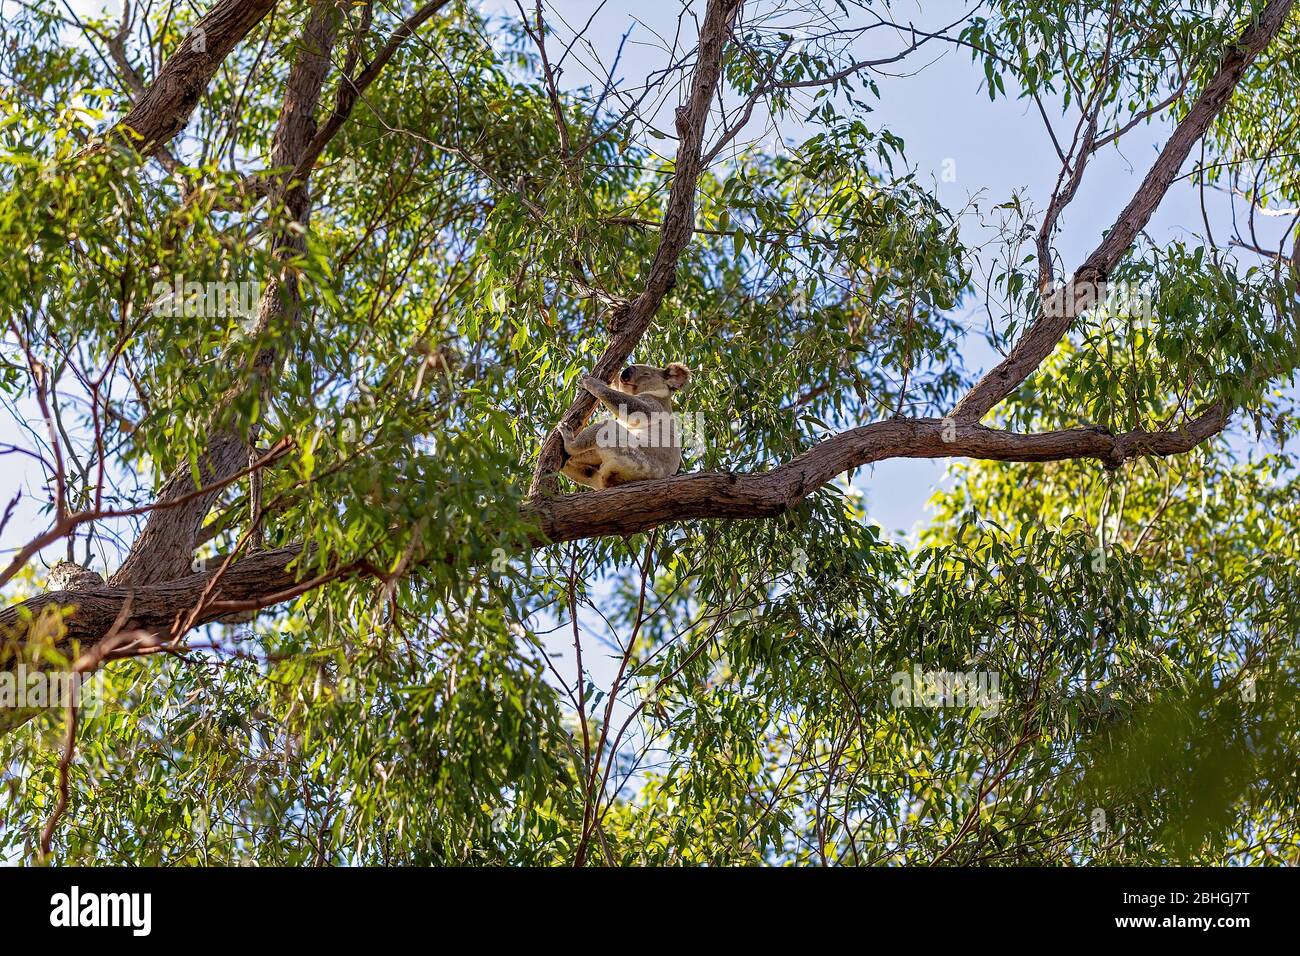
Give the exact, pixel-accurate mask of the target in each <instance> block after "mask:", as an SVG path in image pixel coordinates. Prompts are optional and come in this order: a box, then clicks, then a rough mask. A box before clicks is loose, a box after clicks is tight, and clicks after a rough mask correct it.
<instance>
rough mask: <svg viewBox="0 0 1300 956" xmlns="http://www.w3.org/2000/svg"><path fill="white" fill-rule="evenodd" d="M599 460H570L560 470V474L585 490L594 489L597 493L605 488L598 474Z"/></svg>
mask: <svg viewBox="0 0 1300 956" xmlns="http://www.w3.org/2000/svg"><path fill="white" fill-rule="evenodd" d="M600 464H601V463H600V459H599V458H597V459H595V460H592V459H575V458H570V459H569V460H568V461H566V462H565V463H564V467H563V468H561V469H560V473H561V474H562V475H565V476H566V477H568V478H571V479H572V480H573V481H576V482H577V483H578V484H580V485H584V486H585V487H587V488H594V489H596V490H597V491H599V490H600V489H601V488H603V487H605V485H604V481H603V479H602V478H601V474H600Z"/></svg>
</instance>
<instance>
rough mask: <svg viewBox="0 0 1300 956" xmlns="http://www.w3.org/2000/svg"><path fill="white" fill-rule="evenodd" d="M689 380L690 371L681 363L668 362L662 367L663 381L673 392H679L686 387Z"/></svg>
mask: <svg viewBox="0 0 1300 956" xmlns="http://www.w3.org/2000/svg"><path fill="white" fill-rule="evenodd" d="M690 380H691V370H690V369H688V368H687V367H686V366H685V365H683V364H682V363H681V362H669V363H668V364H667V365H666V366H664V381H666V382H667V383H668V387H669V388H671V389H673V390H679V389H682V388H685V387H686V383H687V382H689V381H690Z"/></svg>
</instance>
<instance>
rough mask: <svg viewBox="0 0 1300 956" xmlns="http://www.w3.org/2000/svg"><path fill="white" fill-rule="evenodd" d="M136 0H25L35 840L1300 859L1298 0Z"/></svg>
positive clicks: (22, 461) (10, 114)
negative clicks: (641, 369)
mask: <svg viewBox="0 0 1300 956" xmlns="http://www.w3.org/2000/svg"><path fill="white" fill-rule="evenodd" d="M204 3H207V4H208V6H207V8H206V9H203V7H204ZM114 6H115V9H114V10H113V11H111V12H106V13H102V14H100V13H96V12H95V9H96V8H97V7H98V4H93V3H72V4H67V5H65V4H55V3H34V4H33V3H25V2H13V0H3V2H2V3H0V16H3V19H4V36H5V41H6V42H5V43H4V45H3V48H2V49H0V83H3V87H2V88H0V101H2V103H3V120H2V121H0V183H2V185H3V195H2V196H0V233H2V235H0V240H2V242H3V253H2V255H3V263H4V265H3V281H0V299H3V315H4V330H3V336H4V338H3V353H2V354H3V367H2V374H0V388H2V389H3V395H4V404H5V409H6V412H7V415H6V416H5V422H6V423H5V425H4V426H3V427H4V431H3V433H2V434H0V440H2V441H0V452H3V453H4V455H5V456H6V462H7V463H8V465H9V468H8V470H7V471H6V472H5V474H6V478H7V485H8V489H7V490H6V491H5V492H4V499H3V501H0V505H7V509H6V510H5V511H4V519H5V526H4V537H5V542H4V548H5V551H4V555H3V560H0V565H3V570H0V579H2V580H3V583H4V585H5V588H6V592H5V593H6V600H5V607H4V609H3V611H0V628H2V632H0V633H2V636H3V657H2V658H0V661H2V663H0V678H6V677H8V675H18V674H25V675H27V677H28V678H30V677H31V675H33V674H36V675H37V676H40V675H41V674H42V673H48V674H53V673H63V672H75V673H78V674H81V675H86V676H90V677H92V678H93V680H94V684H93V685H92V686H93V687H95V688H96V692H95V695H94V700H93V701H92V700H91V699H90V698H89V697H88V698H86V699H85V700H83V701H82V702H81V704H80V706H79V707H78V706H73V707H67V708H63V707H49V706H46V707H41V706H39V705H38V704H33V702H32V701H30V700H28V701H26V703H27V704H28V706H25V707H20V706H16V705H15V704H14V702H13V700H12V699H11V700H10V702H9V703H8V704H6V709H5V710H4V711H3V712H2V713H0V721H2V722H3V727H4V733H3V735H0V773H2V774H3V786H2V787H0V793H2V794H3V796H2V797H0V859H6V860H11V861H14V860H23V861H32V862H34V861H38V860H41V859H47V858H48V859H51V860H57V861H69V862H72V861H81V862H116V863H235V862H257V863H264V864H273V863H289V864H298V863H328V864H333V863H378V862H384V863H395V862H403V863H430V862H433V863H457V864H473V863H579V864H583V863H587V864H671V863H686V864H691V863H712V864H733V863H791V862H793V863H831V864H861V865H869V864H886V863H888V864H900V863H918V864H928V863H945V864H1009V863H1167V862H1197V863H1208V862H1229V861H1231V862H1246V863H1253V864H1262V863H1275V862H1291V863H1295V862H1297V861H1298V859H1300V854H1298V851H1297V844H1296V839H1297V835H1298V834H1300V829H1298V828H1297V826H1298V825H1297V819H1296V815H1297V807H1298V806H1300V781H1298V779H1297V769H1296V768H1297V766H1298V765H1300V764H1298V761H1297V756H1298V752H1300V740H1297V723H1298V722H1297V715H1296V710H1295V703H1296V696H1297V694H1296V691H1297V656H1296V654H1295V650H1296V642H1297V631H1298V627H1300V620H1298V619H1300V593H1298V592H1297V584H1300V581H1298V580H1297V574H1298V573H1300V572H1298V571H1297V557H1298V555H1297V545H1296V541H1295V537H1294V535H1293V533H1292V529H1293V528H1294V527H1295V525H1296V522H1297V518H1298V517H1300V488H1298V487H1297V474H1296V471H1295V467H1294V463H1293V460H1292V457H1291V455H1292V451H1293V447H1294V431H1295V428H1294V425H1295V417H1294V411H1293V407H1292V406H1293V400H1294V397H1295V393H1294V391H1293V390H1292V381H1293V374H1294V370H1295V368H1296V366H1297V363H1298V362H1300V359H1298V358H1297V352H1296V343H1297V341H1300V339H1298V338H1297V329H1296V304H1297V301H1298V299H1297V294H1298V293H1297V273H1298V272H1300V235H1298V234H1300V227H1298V226H1297V219H1298V218H1300V209H1298V208H1297V207H1300V174H1298V173H1297V169H1300V164H1297V158H1296V157H1297V154H1298V153H1300V129H1298V128H1297V121H1298V119H1297V118H1300V13H1298V12H1297V11H1296V9H1295V4H1294V3H1293V2H1292V0H1267V2H1265V0H1252V2H1245V3H1238V4H1224V3H1216V2H1209V0H1190V2H1186V3H1179V4H1168V3H1153V2H1134V0H1105V2H1100V0H1086V2H1076V0H1044V2H1037V0H1030V2H1023V0H994V2H983V3H972V4H970V5H968V6H966V7H964V8H963V7H959V6H957V5H954V4H949V5H937V6H938V8H937V9H931V6H932V5H931V4H925V5H924V10H921V8H919V7H914V8H910V9H909V10H908V11H906V12H903V11H901V9H900V8H899V7H898V5H894V6H892V7H891V5H889V4H887V3H883V2H875V0H844V2H838V0H691V2H686V0H683V2H682V3H680V4H666V5H663V8H662V9H658V10H655V11H642V10H641V9H639V8H640V5H639V4H630V3H620V2H617V0H615V2H614V3H610V4H607V5H604V6H601V5H599V4H597V3H594V2H593V3H582V4H579V3H568V2H565V3H558V2H555V0H550V2H538V3H534V2H533V0H524V2H522V3H514V2H502V3H492V4H485V5H481V6H475V5H471V4H468V3H465V2H463V0H435V2H430V3H425V4H420V3H415V4H411V3H400V4H399V3H392V2H383V3H371V2H346V3H343V2H337V3H336V2H333V0H319V2H290V0H281V2H279V3H275V2H272V0H266V2H261V0H203V2H200V3H198V4H176V3H170V2H165V0H149V2H135V3H121V4H117V5H114ZM643 12H644V14H645V17H648V18H650V20H648V21H646V22H642V13H643ZM652 14H653V16H652ZM940 14H942V15H940ZM940 57H944V58H948V61H953V60H956V61H959V62H960V63H962V64H965V65H966V67H968V68H970V69H969V75H970V78H971V79H970V82H969V84H968V85H967V87H966V88H953V89H950V90H949V91H948V93H947V97H948V98H949V101H950V103H955V104H960V103H961V101H962V98H969V102H970V103H972V104H974V103H978V102H979V101H980V99H981V98H987V99H986V102H987V100H992V101H993V105H994V106H997V105H998V104H999V102H1004V105H1005V109H1006V110H1007V111H1009V115H1014V116H1015V118H1016V122H1018V123H1019V124H1020V125H1021V127H1022V128H1021V130H1020V137H1019V139H1018V140H1015V141H1000V142H999V141H995V140H993V139H992V138H990V139H989V140H988V141H986V142H984V143H983V145H982V146H981V149H984V150H988V151H992V152H994V153H995V154H996V153H997V152H998V151H1007V155H1008V156H1010V155H1011V154H1010V151H1013V150H1014V151H1017V155H1020V154H1023V153H1025V152H1028V151H1032V152H1033V153H1034V154H1041V155H1043V156H1046V157H1049V159H1048V160H1047V161H1045V166H1044V167H1043V168H1041V169H1039V170H1038V172H1037V174H1036V179H1035V183H1032V184H1030V185H1029V186H1028V187H1027V188H1025V189H1023V190H1019V189H1018V190H1016V191H1014V192H1007V191H1004V189H1003V187H1002V186H1001V185H998V186H996V187H986V185H985V184H981V183H974V182H967V181H966V180H965V179H959V180H958V183H957V184H956V187H954V186H953V185H952V184H951V183H948V184H947V185H944V177H945V175H946V172H947V171H946V170H944V169H940V168H937V167H936V168H934V169H930V168H922V167H920V166H918V165H917V164H916V161H915V160H914V159H912V158H909V157H908V156H907V154H906V152H905V149H904V143H903V141H902V139H901V138H900V136H899V135H898V134H897V133H896V132H892V131H891V129H890V128H889V123H888V121H887V119H886V117H888V116H890V115H894V116H898V115H901V114H902V113H904V112H905V111H907V110H910V111H913V112H915V111H917V110H921V109H928V108H933V104H930V105H929V106H927V102H928V101H927V100H926V99H925V97H924V96H923V95H921V94H918V93H915V92H912V88H913V86H914V84H917V83H920V82H921V81H922V79H923V78H924V77H925V68H926V67H927V66H928V65H930V64H933V63H934V61H935V60H936V59H938V58H940ZM1005 101H1011V102H1009V103H1006V102H1005ZM900 102H903V103H906V104H907V106H906V107H905V108H900V107H899V105H898V104H899V103H900ZM938 115H939V112H938V111H937V110H936V116H938ZM938 121H939V120H937V119H936V122H938ZM940 192H942V194H943V197H944V200H945V202H941V201H940V198H939V195H940ZM958 195H960V196H961V197H962V200H961V205H960V206H953V205H952V203H953V202H954V197H956V196H958ZM945 203H947V204H945ZM1171 210H1172V212H1171ZM1178 210H1184V211H1186V214H1183V213H1181V212H1178ZM1101 215H1104V217H1105V221H1104V222H1102V221H1101V220H1100V219H1099V218H1098V217H1099V216H1101ZM1171 215H1174V216H1175V219H1176V221H1174V222H1172V223H1170V222H1168V221H1164V220H1162V225H1161V227H1160V228H1158V229H1156V228H1148V227H1149V226H1150V225H1151V223H1152V221H1153V216H1157V217H1158V216H1164V217H1169V216H1171ZM1089 223H1091V225H1090V224H1089ZM629 361H635V362H641V363H653V364H656V365H663V364H665V363H667V362H669V361H682V362H685V363H687V364H688V365H690V366H691V367H692V368H693V369H694V370H695V374H694V379H693V382H692V384H691V387H690V389H689V390H688V391H687V392H686V393H685V394H684V395H683V397H682V400H681V401H679V402H678V407H679V410H680V411H682V412H683V413H684V414H685V415H686V417H687V418H688V419H689V420H690V421H691V422H694V423H696V424H697V425H698V429H696V430H697V431H698V433H699V434H698V440H697V441H692V442H690V443H688V445H689V447H688V448H687V454H686V458H685V461H684V464H683V469H682V473H680V474H679V475H678V476H677V477H673V478H667V479H663V480H656V481H651V482H642V483H633V484H629V485H624V486H621V487H618V488H614V489H610V490H606V491H601V492H586V491H581V492H580V491H579V490H578V489H577V488H576V487H575V486H573V485H572V484H569V483H568V481H567V479H562V478H557V477H556V474H555V472H556V470H557V469H558V467H559V465H560V464H561V461H562V459H561V454H562V451H561V446H560V443H559V440H558V437H557V436H556V433H555V432H554V429H555V426H556V425H557V424H558V423H560V422H561V421H563V422H567V423H568V424H569V425H571V426H574V427H575V428H576V427H577V426H579V425H581V424H582V423H584V422H585V421H586V420H587V419H588V416H590V415H591V414H592V412H593V407H592V406H593V400H592V399H591V397H590V396H589V395H588V394H587V393H586V392H585V391H581V390H580V389H579V388H578V380H579V378H580V376H582V375H584V374H588V373H591V374H595V375H597V376H599V377H602V378H604V379H605V380H609V379H610V378H611V377H613V376H614V375H615V374H617V372H618V371H619V370H620V369H621V368H622V367H623V366H624V365H625V364H626V363H627V362H629ZM899 458H929V459H946V460H949V461H950V462H951V465H950V466H949V471H948V477H947V479H946V480H945V481H944V482H943V483H942V484H941V485H940V486H939V490H938V491H936V492H934V497H933V499H931V501H930V506H931V508H930V513H929V515H928V517H927V518H926V519H925V522H924V523H923V525H922V526H920V527H919V529H918V530H917V531H916V532H915V533H913V534H911V535H910V536H906V537H904V536H901V535H900V536H889V535H883V534H882V533H881V530H880V528H879V527H878V525H877V524H876V523H875V522H874V521H872V520H871V518H870V516H869V512H868V503H869V502H879V501H880V500H881V498H882V497H884V496H886V495H888V496H890V497H891V498H897V497H900V496H907V495H909V494H911V495H914V496H915V497H916V499H917V500H916V501H914V502H912V503H911V505H910V506H911V507H917V508H919V507H920V506H921V505H923V504H924V503H925V498H926V496H927V495H929V494H930V492H928V491H926V490H925V489H924V488H917V487H913V486H912V485H911V484H909V483H908V482H906V481H899V480H897V477H896V476H897V475H898V474H899V472H898V470H897V469H893V470H891V468H890V467H889V466H884V467H880V468H863V467H862V466H866V465H872V464H873V463H877V462H886V461H889V460H890V459H899ZM912 473H913V472H908V474H912ZM888 475H894V476H895V478H894V479H893V480H889V481H887V480H885V479H886V476H888ZM913 484H914V483H913ZM56 561H59V562H61V563H56ZM7 686H8V687H9V689H10V690H12V689H13V687H14V681H13V680H12V679H10V680H8V684H7ZM5 687H6V683H5V681H4V680H3V679H0V690H3V689H4V688H5Z"/></svg>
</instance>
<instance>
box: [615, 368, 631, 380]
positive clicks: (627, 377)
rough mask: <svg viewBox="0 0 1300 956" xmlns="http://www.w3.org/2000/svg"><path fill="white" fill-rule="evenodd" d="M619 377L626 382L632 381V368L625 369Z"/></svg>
mask: <svg viewBox="0 0 1300 956" xmlns="http://www.w3.org/2000/svg"><path fill="white" fill-rule="evenodd" d="M618 377H619V378H620V379H622V380H623V381H624V382H630V381H632V366H630V365H629V366H628V367H627V368H625V369H623V371H621V372H619V373H618Z"/></svg>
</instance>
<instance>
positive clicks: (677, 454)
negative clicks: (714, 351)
mask: <svg viewBox="0 0 1300 956" xmlns="http://www.w3.org/2000/svg"><path fill="white" fill-rule="evenodd" d="M690 377H691V370H690V369H688V368H687V367H686V366H685V365H682V364H680V363H678V362H673V363H671V364H669V365H667V366H665V367H664V368H657V367H656V366H653V365H629V366H628V367H627V368H625V369H624V370H623V371H622V372H621V373H620V375H619V376H618V378H617V379H616V380H615V383H614V384H615V387H613V388H611V387H610V386H608V385H606V384H605V383H604V382H602V381H601V380H600V379H598V378H596V377H595V376H592V375H586V376H583V379H582V387H583V388H585V389H586V390H587V391H588V392H590V393H591V394H592V395H594V396H595V397H596V399H597V400H598V401H599V402H600V403H601V404H602V405H604V406H605V407H606V408H607V409H609V410H610V412H612V413H613V415H614V418H613V420H612V421H605V422H597V423H594V424H591V425H588V426H587V427H586V428H584V429H582V431H580V432H578V433H577V434H576V435H575V434H574V433H573V432H572V431H571V430H570V429H568V428H566V427H564V426H563V425H561V426H560V437H561V438H562V439H563V440H564V452H565V454H566V455H567V456H568V460H567V461H566V462H565V463H564V467H563V468H561V469H560V470H561V471H562V472H563V473H564V474H566V475H568V476H569V477H570V478H572V479H573V480H574V481H576V482H577V483H578V484H580V485H586V486H587V487H588V488H595V489H596V490H598V491H599V490H601V489H603V488H613V487H615V486H616V485H624V484H627V483H628V482H631V481H648V480H649V479H652V478H669V477H671V476H672V475H675V474H677V469H678V468H679V467H681V463H682V441H681V433H680V429H679V428H678V426H677V422H676V420H675V419H674V417H673V395H674V394H676V393H677V392H679V391H681V390H682V389H683V388H685V387H686V383H687V382H688V381H690Z"/></svg>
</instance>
